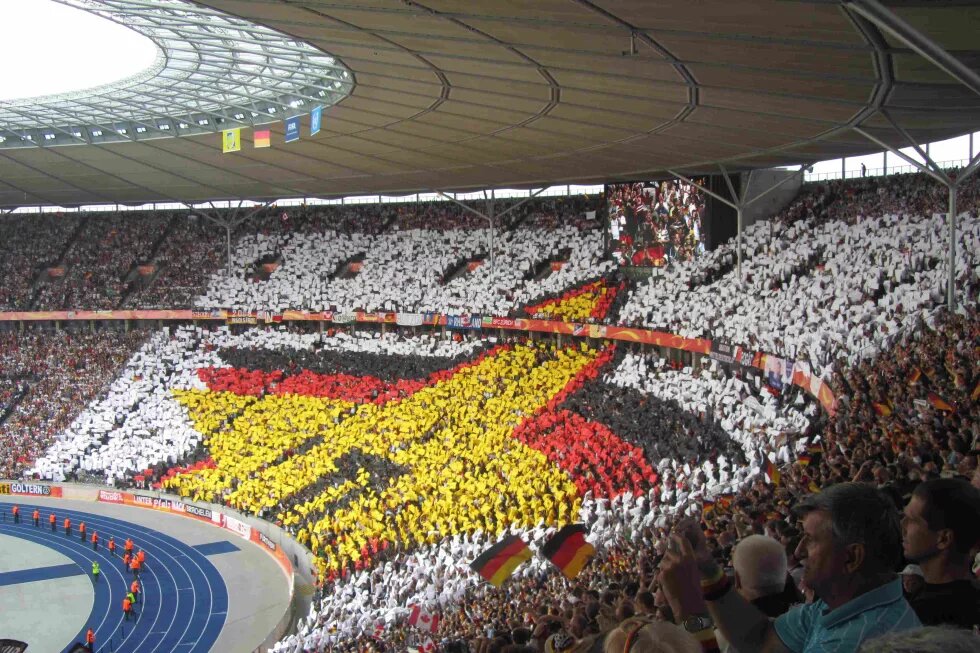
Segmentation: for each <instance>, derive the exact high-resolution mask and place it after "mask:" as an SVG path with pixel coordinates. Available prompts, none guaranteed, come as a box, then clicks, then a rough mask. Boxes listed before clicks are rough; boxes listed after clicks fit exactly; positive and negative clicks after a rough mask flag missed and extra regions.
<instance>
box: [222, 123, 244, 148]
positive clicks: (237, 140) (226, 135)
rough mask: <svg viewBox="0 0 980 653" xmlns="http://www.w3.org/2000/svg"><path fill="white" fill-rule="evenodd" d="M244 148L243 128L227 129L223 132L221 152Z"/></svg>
mask: <svg viewBox="0 0 980 653" xmlns="http://www.w3.org/2000/svg"><path fill="white" fill-rule="evenodd" d="M241 149H242V128H241V127H235V128H234V129H226V130H224V131H223V132H222V139H221V153H222V154H228V153H229V152H238V151H239V150H241Z"/></svg>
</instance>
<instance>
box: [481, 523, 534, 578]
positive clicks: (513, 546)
mask: <svg viewBox="0 0 980 653" xmlns="http://www.w3.org/2000/svg"><path fill="white" fill-rule="evenodd" d="M530 559H531V549H529V548H528V547H527V543H526V542H524V540H522V539H521V538H519V537H518V536H516V535H511V536H510V537H506V538H504V539H503V540H501V541H500V542H497V543H496V544H494V545H493V546H492V547H490V548H489V549H487V550H486V551H484V552H483V553H482V554H480V557H479V558H477V559H476V560H474V561H473V562H471V563H470V569H472V570H473V571H475V572H476V573H478V574H480V575H481V576H483V578H484V579H486V581H487V582H488V583H490V584H491V585H493V586H494V587H500V586H501V585H503V584H504V581H505V580H507V579H508V578H510V576H511V574H513V573H514V570H515V569H517V568H518V567H519V566H520V565H521V563H522V562H524V561H526V560H530Z"/></svg>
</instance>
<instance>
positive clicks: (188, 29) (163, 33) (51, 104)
mask: <svg viewBox="0 0 980 653" xmlns="http://www.w3.org/2000/svg"><path fill="white" fill-rule="evenodd" d="M57 1H58V2H60V3H61V4H63V5H67V6H69V7H74V8H75V9H79V10H83V11H86V12H88V13H90V14H93V15H95V16H100V17H102V18H104V19H106V20H108V21H112V22H114V23H117V24H121V25H125V26H126V27H127V28H129V29H131V30H133V31H134V32H137V33H138V34H141V35H143V36H145V37H147V38H148V39H149V40H151V41H152V42H153V43H154V44H155V47H156V48H157V56H156V58H155V59H154V61H153V63H152V65H150V66H149V67H148V68H146V69H145V70H142V71H140V72H138V73H136V74H134V75H131V76H130V77H127V78H125V79H122V80H119V81H116V82H112V83H109V84H105V85H103V86H98V87H94V88H85V89H81V90H73V91H70V92H63V93H59V94H54V95H45V96H42V97H31V98H17V99H13V100H5V101H4V102H3V103H2V104H0V125H2V126H3V128H5V129H8V130H10V131H11V132H12V133H15V134H18V135H20V134H25V133H33V134H35V135H36V136H37V138H38V139H41V138H42V134H43V133H45V132H48V131H50V132H52V133H54V134H58V133H65V134H68V133H72V134H74V130H77V129H81V130H82V132H80V133H83V132H85V131H87V132H88V133H90V134H92V135H93V136H95V135H97V136H99V137H100V140H99V143H109V142H118V141H125V140H128V137H127V135H126V134H125V133H124V132H122V131H119V130H117V129H114V128H98V129H97V127H99V126H105V125H118V124H120V123H123V124H127V125H133V127H130V129H134V128H135V125H136V124H140V125H141V126H145V131H143V130H142V129H138V130H137V133H139V134H140V135H141V136H142V138H141V140H144V139H152V138H173V137H175V136H178V135H180V136H183V135H186V134H207V133H215V132H217V131H219V130H220V129H222V127H223V126H224V125H227V123H229V122H235V123H247V124H250V125H253V126H256V125H263V124H268V123H270V122H273V121H274V120H275V118H274V117H273V116H277V114H278V109H279V108H284V107H291V108H293V109H298V108H300V107H302V106H306V105H308V104H311V103H314V102H315V103H316V104H318V105H322V106H324V107H325V108H326V107H329V106H332V105H333V104H336V103H337V102H339V101H341V100H342V99H344V98H345V97H347V96H348V95H350V93H351V92H352V91H353V88H354V83H353V75H351V74H350V72H349V70H348V69H347V68H346V66H345V65H344V64H343V62H341V61H339V60H337V59H336V57H334V56H332V55H330V54H329V53H326V52H324V51H323V50H322V49H320V47H318V46H314V45H312V44H310V43H307V42H305V41H302V40H300V39H298V38H296V37H293V36H290V35H288V34H285V33H282V32H278V31H276V30H275V29H273V28H272V27H269V26H266V25H261V24H257V23H252V22H250V21H249V20H247V19H244V18H241V17H238V16H231V15H228V14H225V13H223V12H222V11H220V10H218V9H215V8H213V7H207V6H202V5H200V4H198V3H196V2H192V1H190V0H167V1H166V2H148V1H147V0H111V1H109V0H57ZM217 34H220V35H221V36H220V38H216V37H215V35H217ZM230 82H233V83H230ZM216 89H218V92H216ZM256 107H258V108H256ZM79 116H84V118H79ZM79 120H84V121H85V122H83V123H81V124H80V123H79ZM178 130H179V132H180V133H179V134H178V133H177V132H178ZM96 132H98V133H96ZM76 138H78V139H79V140H76V141H75V142H74V143H72V139H58V138H57V137H56V138H55V139H53V140H54V143H57V144H59V145H61V144H62V142H63V143H64V144H65V145H71V144H80V143H84V142H85V140H86V139H84V138H82V137H81V136H77V137H76ZM45 140H51V139H45ZM33 141H34V139H33V138H30V139H29V138H17V139H14V138H8V139H6V140H5V141H0V143H3V145H2V147H3V148H9V147H30V146H36V143H33ZM0 149H2V148H0Z"/></svg>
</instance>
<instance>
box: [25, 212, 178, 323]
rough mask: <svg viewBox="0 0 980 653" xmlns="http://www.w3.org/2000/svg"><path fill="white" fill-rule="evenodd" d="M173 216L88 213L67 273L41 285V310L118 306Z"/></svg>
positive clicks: (66, 258)
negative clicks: (135, 269) (136, 268)
mask: <svg viewBox="0 0 980 653" xmlns="http://www.w3.org/2000/svg"><path fill="white" fill-rule="evenodd" d="M170 219H171V215H170V214H169V213H165V212H162V211H137V212H129V211H127V212H119V213H96V214H89V215H87V216H86V218H85V226H84V227H83V228H82V230H81V231H80V232H79V233H78V235H77V236H76V238H75V239H74V240H73V241H72V242H71V246H70V247H69V248H68V251H67V253H66V254H65V256H64V257H63V259H62V260H61V261H59V265H60V266H61V267H63V268H64V271H65V273H64V275H63V276H60V277H58V278H56V279H53V280H51V281H49V282H48V283H45V284H42V285H41V286H40V292H39V293H38V296H37V298H36V300H35V303H34V308H35V309H36V310H39V311H61V310H67V309H73V308H76V307H82V308H85V309H88V310H110V309H114V308H116V307H117V306H118V305H119V302H120V301H122V299H123V295H124V294H125V291H126V288H127V285H128V284H127V282H126V276H127V274H128V273H129V271H130V269H131V268H132V267H133V265H134V264H135V263H136V262H138V261H142V260H144V259H145V258H146V257H148V256H149V254H150V250H151V248H152V246H153V244H154V242H156V240H157V239H158V238H160V237H161V236H162V235H163V232H164V230H165V229H166V228H167V224H168V223H169V222H170Z"/></svg>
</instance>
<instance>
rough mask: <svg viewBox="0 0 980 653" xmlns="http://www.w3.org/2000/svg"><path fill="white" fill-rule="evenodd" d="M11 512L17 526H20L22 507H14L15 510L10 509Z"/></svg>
mask: <svg viewBox="0 0 980 653" xmlns="http://www.w3.org/2000/svg"><path fill="white" fill-rule="evenodd" d="M10 512H11V513H13V515H14V523H15V524H19V523H20V506H14V507H13V508H11V509H10Z"/></svg>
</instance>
